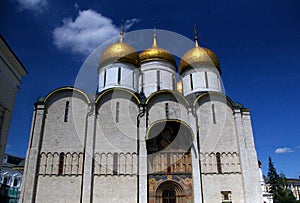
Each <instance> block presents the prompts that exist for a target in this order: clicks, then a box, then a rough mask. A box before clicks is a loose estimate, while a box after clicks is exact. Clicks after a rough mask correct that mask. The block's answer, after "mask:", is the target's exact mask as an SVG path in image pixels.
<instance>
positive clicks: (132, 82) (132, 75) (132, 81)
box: [132, 73, 135, 88]
mask: <svg viewBox="0 0 300 203" xmlns="http://www.w3.org/2000/svg"><path fill="white" fill-rule="evenodd" d="M134 76H135V75H134V73H132V88H134V85H135V84H134V78H135V77H134Z"/></svg>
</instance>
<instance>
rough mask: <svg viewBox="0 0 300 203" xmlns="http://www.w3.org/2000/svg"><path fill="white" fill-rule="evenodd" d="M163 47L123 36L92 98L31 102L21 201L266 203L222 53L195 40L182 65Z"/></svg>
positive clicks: (109, 52)
mask: <svg viewBox="0 0 300 203" xmlns="http://www.w3.org/2000/svg"><path fill="white" fill-rule="evenodd" d="M158 38H159V36H158ZM158 42H159V41H158ZM158 42H157V36H156V32H154V36H153V45H152V47H150V48H148V49H145V50H143V51H141V52H137V51H136V50H135V49H134V48H133V47H132V46H130V45H129V44H127V43H125V42H124V41H123V32H121V35H120V40H119V41H118V42H117V43H114V44H112V45H110V46H109V47H108V48H106V49H105V50H104V51H103V52H102V54H101V55H100V56H99V62H98V67H95V68H94V71H95V74H98V87H97V92H96V93H94V94H90V93H86V92H84V91H83V90H81V89H78V88H75V87H61V88H58V89H55V90H53V91H52V92H50V93H49V94H48V95H46V97H44V98H40V99H39V100H38V101H37V102H36V103H35V105H34V112H33V118H32V126H31V132H30V139H29V144H28V150H27V155H26V164H25V171H24V176H23V177H24V180H23V185H22V193H21V197H20V201H21V202H24V203H25V202H26V203H31V202H37V203H40V202H42V203H47V202H49V203H53V202H56V203H59V202H70V203H76V202H78V203H79V202H80V203H85V202H94V203H114V202H122V203H125V202H128V203H133V202H139V203H232V202H233V203H262V202H263V200H262V193H261V188H260V179H261V177H260V171H259V166H258V160H257V154H256V150H255V146H254V140H253V132H252V125H251V118H250V112H249V109H247V108H244V107H243V106H242V105H241V104H237V103H235V102H234V101H232V100H231V99H230V97H229V96H228V95H226V94H225V91H224V88H223V85H222V82H221V78H220V77H221V73H222V71H221V68H220V64H219V61H218V58H217V56H216V55H215V54H214V53H213V52H212V51H211V50H209V49H207V48H204V47H200V46H199V45H198V39H197V36H195V46H194V48H192V49H190V50H186V53H185V54H184V55H183V56H182V57H181V58H180V60H179V61H180V62H179V63H178V62H177V61H176V60H175V57H174V56H173V55H172V54H171V53H170V52H169V51H167V50H166V49H163V48H161V47H160V46H159V43H158Z"/></svg>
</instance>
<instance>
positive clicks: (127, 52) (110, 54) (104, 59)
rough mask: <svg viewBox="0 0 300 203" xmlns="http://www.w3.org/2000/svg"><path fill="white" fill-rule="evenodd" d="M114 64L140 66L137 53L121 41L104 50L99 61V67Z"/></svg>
mask: <svg viewBox="0 0 300 203" xmlns="http://www.w3.org/2000/svg"><path fill="white" fill-rule="evenodd" d="M114 62H126V63H130V64H133V65H135V66H136V67H139V66H140V60H139V54H138V53H137V51H136V50H135V49H134V48H133V47H132V46H130V45H128V44H125V43H123V41H122V40H121V41H120V42H118V43H116V44H113V45H111V46H109V47H108V48H107V49H105V51H104V52H103V53H102V55H101V57H100V59H99V67H103V66H105V65H107V64H111V63H114Z"/></svg>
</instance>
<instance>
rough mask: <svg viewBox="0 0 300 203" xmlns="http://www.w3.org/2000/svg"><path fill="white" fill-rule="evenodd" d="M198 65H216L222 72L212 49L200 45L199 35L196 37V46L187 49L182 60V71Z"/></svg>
mask: <svg viewBox="0 0 300 203" xmlns="http://www.w3.org/2000/svg"><path fill="white" fill-rule="evenodd" d="M198 65H214V66H215V67H216V68H217V69H218V70H219V72H220V73H221V69H220V63H219V60H218V58H217V56H216V55H215V54H214V52H212V51H211V50H209V49H207V48H204V47H199V45H198V40H197V37H195V47H194V48H192V49H190V50H189V51H187V52H186V53H185V54H184V55H183V57H182V58H181V61H180V66H179V67H180V73H182V72H183V71H184V70H186V69H187V68H191V67H196V66H198Z"/></svg>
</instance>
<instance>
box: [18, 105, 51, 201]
mask: <svg viewBox="0 0 300 203" xmlns="http://www.w3.org/2000/svg"><path fill="white" fill-rule="evenodd" d="M45 114H46V110H45V105H44V104H35V109H34V113H33V118H32V124H31V132H30V139H29V147H28V150H27V155H26V157H27V159H26V162H25V169H24V175H23V180H24V181H23V183H22V193H21V196H20V197H21V198H20V202H24V203H27V202H28V203H31V202H35V197H36V189H37V181H38V180H37V179H38V175H37V174H38V173H39V172H38V170H39V154H40V149H41V143H42V139H43V132H44V131H43V129H44V122H45Z"/></svg>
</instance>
